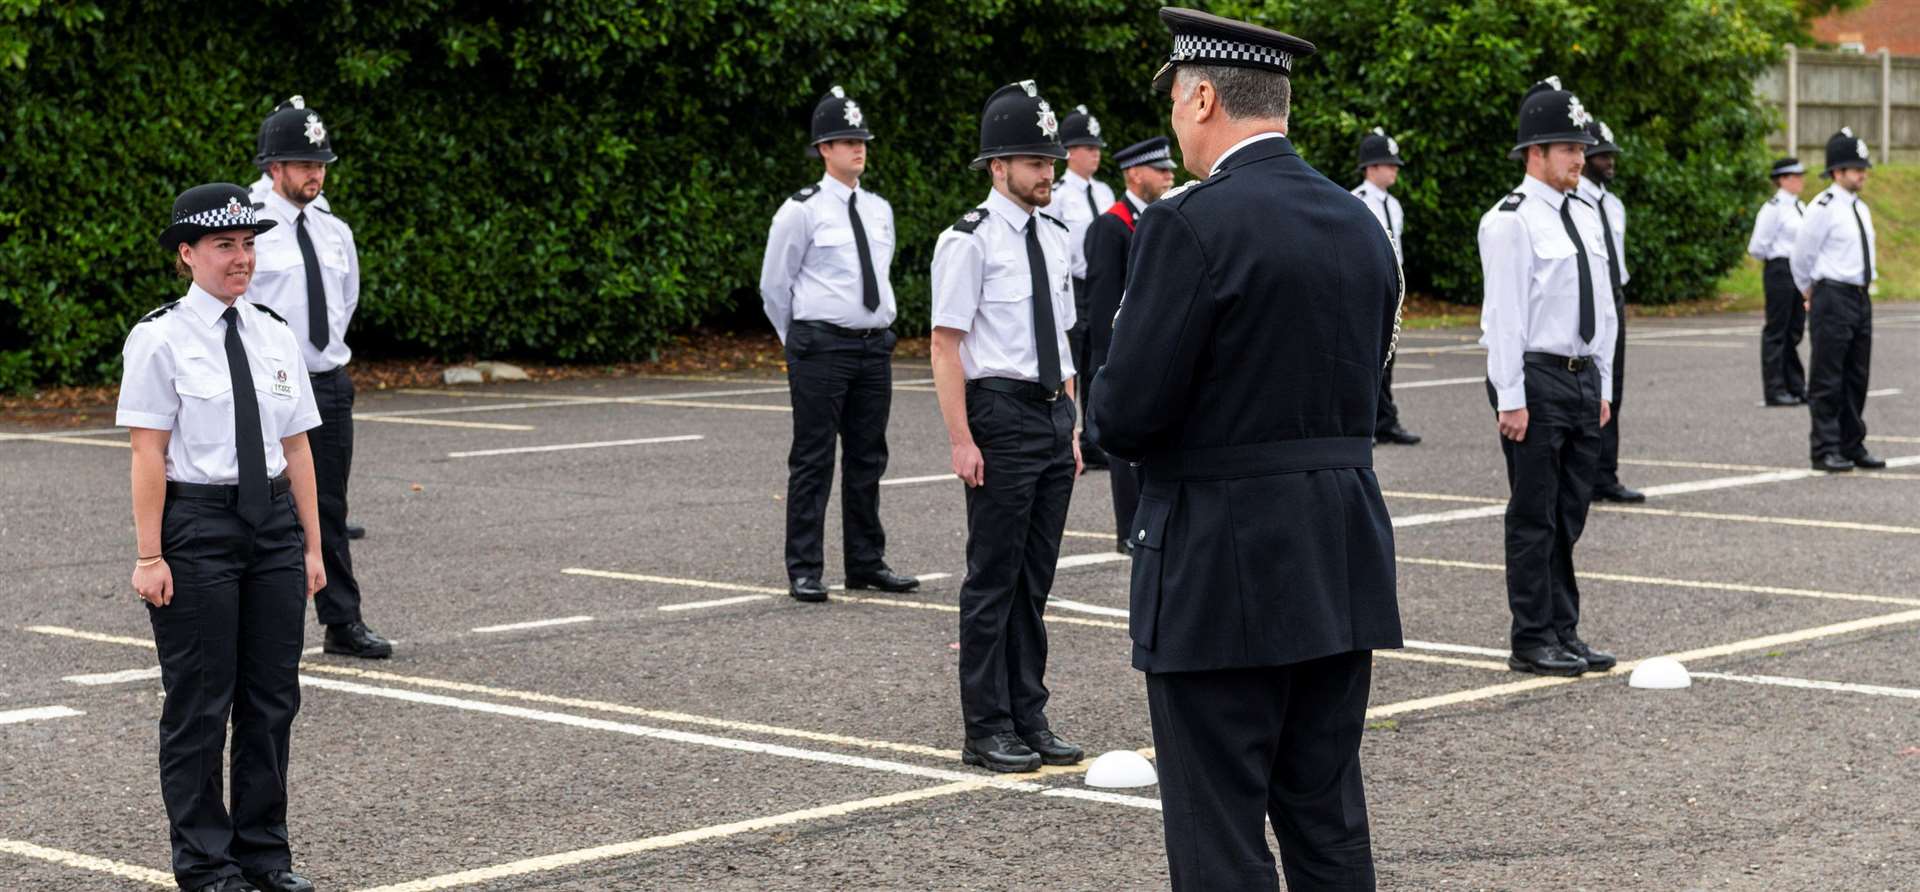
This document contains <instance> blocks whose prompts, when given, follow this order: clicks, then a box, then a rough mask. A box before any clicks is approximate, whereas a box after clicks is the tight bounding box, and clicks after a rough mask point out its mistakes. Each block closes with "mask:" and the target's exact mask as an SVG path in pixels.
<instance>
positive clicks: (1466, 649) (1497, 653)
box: [1401, 641, 1510, 657]
mask: <svg viewBox="0 0 1920 892" xmlns="http://www.w3.org/2000/svg"><path fill="white" fill-rule="evenodd" d="M1401 643H1403V644H1405V645H1406V646H1408V647H1411V648H1414V649H1417V650H1433V651H1439V652H1441V653H1454V654H1477V655H1479V656H1483V657H1505V656H1507V655H1508V654H1509V653H1510V651H1508V650H1506V649H1504V648H1498V647H1475V646H1474V645H1471V644H1443V643H1440V642H1437V641H1403V642H1401Z"/></svg>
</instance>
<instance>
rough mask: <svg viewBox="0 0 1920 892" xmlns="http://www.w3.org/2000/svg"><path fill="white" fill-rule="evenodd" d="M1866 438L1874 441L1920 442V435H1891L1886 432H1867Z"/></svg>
mask: <svg viewBox="0 0 1920 892" xmlns="http://www.w3.org/2000/svg"><path fill="white" fill-rule="evenodd" d="M1867 439H1869V440H1872V441H1874V442H1875V443H1920V437H1893V436H1888V435H1886V434H1868V435H1867Z"/></svg>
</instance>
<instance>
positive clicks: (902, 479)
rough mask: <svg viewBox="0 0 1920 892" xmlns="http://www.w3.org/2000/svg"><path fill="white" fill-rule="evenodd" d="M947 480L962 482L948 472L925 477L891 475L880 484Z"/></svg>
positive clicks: (894, 484)
mask: <svg viewBox="0 0 1920 892" xmlns="http://www.w3.org/2000/svg"><path fill="white" fill-rule="evenodd" d="M945 480H951V481H953V482H955V483H958V482H960V478H959V477H956V476H954V475H953V474H951V473H948V474H928V475H926V476H925V477H889V478H887V479H885V480H882V481H880V485H881V486H911V485H913V484H916V483H939V482H941V481H945Z"/></svg>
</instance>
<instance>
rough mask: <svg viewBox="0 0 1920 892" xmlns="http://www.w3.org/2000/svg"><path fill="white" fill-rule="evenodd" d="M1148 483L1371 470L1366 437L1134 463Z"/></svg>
mask: <svg viewBox="0 0 1920 892" xmlns="http://www.w3.org/2000/svg"><path fill="white" fill-rule="evenodd" d="M1140 465H1141V467H1142V468H1143V469H1145V470H1146V472H1147V474H1148V476H1149V477H1150V478H1151V479H1154V480H1232V479H1238V478H1243V477H1267V476H1271V475H1274V474H1298V473H1300V472H1302V471H1333V470H1340V469H1343V468H1371V467H1373V438H1372V437H1310V438H1306V439H1300V440H1271V441H1268V442H1265V443H1245V444H1242V445H1239V446H1210V447H1206V448H1202V449H1183V450H1181V451H1179V452H1169V453H1161V454H1158V455H1152V456H1149V457H1148V458H1147V459H1146V460H1145V461H1143V462H1141V463H1140Z"/></svg>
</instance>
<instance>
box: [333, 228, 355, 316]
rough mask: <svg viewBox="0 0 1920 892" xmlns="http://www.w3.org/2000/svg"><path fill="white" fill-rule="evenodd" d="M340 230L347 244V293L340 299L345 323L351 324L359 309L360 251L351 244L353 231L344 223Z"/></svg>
mask: <svg viewBox="0 0 1920 892" xmlns="http://www.w3.org/2000/svg"><path fill="white" fill-rule="evenodd" d="M335 219H338V218H335ZM340 229H341V230H342V231H343V232H344V233H345V235H346V243H347V289H346V291H347V293H346V294H344V295H341V297H342V298H343V299H344V301H345V303H346V305H347V321H348V323H349V324H351V323H352V321H353V313H354V311H355V310H358V309H359V308H360V249H359V247H357V246H355V244H354V242H353V229H352V228H350V227H348V226H347V224H346V223H345V222H344V221H342V222H341V224H340Z"/></svg>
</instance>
